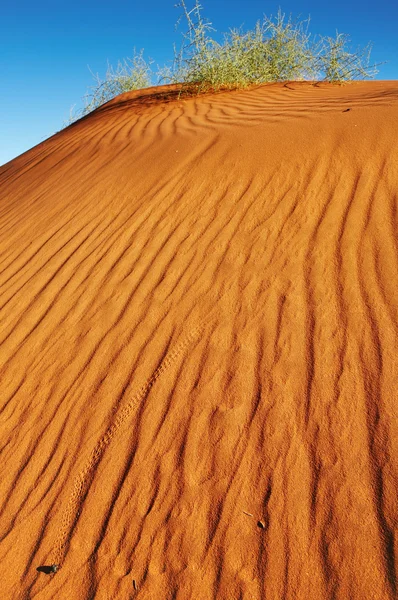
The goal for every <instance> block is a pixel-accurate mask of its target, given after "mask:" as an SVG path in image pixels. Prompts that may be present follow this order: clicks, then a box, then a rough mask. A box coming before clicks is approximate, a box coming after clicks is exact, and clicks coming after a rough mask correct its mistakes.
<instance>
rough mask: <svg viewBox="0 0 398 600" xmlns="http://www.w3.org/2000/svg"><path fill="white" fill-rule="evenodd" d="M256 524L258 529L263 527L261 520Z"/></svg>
mask: <svg viewBox="0 0 398 600" xmlns="http://www.w3.org/2000/svg"><path fill="white" fill-rule="evenodd" d="M257 526H258V527H260V529H265V523H263V521H258V523H257Z"/></svg>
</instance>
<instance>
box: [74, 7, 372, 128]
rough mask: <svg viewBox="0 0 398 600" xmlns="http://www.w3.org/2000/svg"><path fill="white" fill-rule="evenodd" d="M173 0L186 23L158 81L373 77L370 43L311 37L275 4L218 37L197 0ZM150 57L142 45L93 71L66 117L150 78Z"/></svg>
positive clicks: (214, 84) (229, 83)
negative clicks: (101, 71) (250, 25)
mask: <svg viewBox="0 0 398 600" xmlns="http://www.w3.org/2000/svg"><path fill="white" fill-rule="evenodd" d="M177 6H178V7H179V8H180V9H181V11H182V14H181V17H180V18H179V19H178V22H177V25H179V24H180V23H181V21H182V20H184V21H185V22H186V26H187V29H186V31H185V32H183V33H182V36H183V42H182V44H181V46H180V48H179V49H177V48H176V46H174V61H173V63H172V65H171V66H166V67H163V68H161V69H159V70H158V73H157V74H158V83H165V82H167V83H175V84H178V85H179V86H180V93H190V94H192V93H201V92H206V91H210V90H211V91H219V90H221V89H235V88H244V87H248V86H251V85H255V84H262V83H267V82H275V81H291V80H313V81H314V80H315V81H322V80H323V81H331V82H342V81H351V80H354V79H365V78H369V77H374V76H375V74H376V73H377V68H376V67H377V65H371V64H370V52H371V45H370V44H368V45H367V46H366V47H365V48H363V49H361V48H359V49H357V50H355V51H353V52H352V51H350V49H349V37H348V36H347V35H346V34H341V33H336V37H335V38H332V37H322V36H315V37H311V34H310V33H309V32H308V29H309V23H310V19H309V18H308V19H307V20H302V21H299V20H295V21H293V20H292V17H291V16H289V17H288V18H286V15H285V14H284V13H282V11H281V10H280V9H279V11H278V13H277V15H276V16H275V17H272V16H271V17H267V16H264V18H263V20H262V21H258V22H257V23H256V25H255V27H254V29H252V30H249V31H243V30H242V29H230V30H229V32H228V33H226V34H224V36H223V38H222V41H221V42H217V41H216V40H215V39H214V38H213V37H212V34H213V32H215V29H214V28H213V27H212V24H211V23H210V22H209V21H208V20H207V19H206V18H204V17H203V8H202V6H201V4H200V3H199V0H195V4H194V5H193V7H192V8H191V9H188V7H187V4H186V0H180V2H179V4H177ZM150 64H151V63H148V62H147V61H145V59H144V55H143V51H142V50H141V52H139V53H138V54H137V53H135V52H134V56H133V58H132V59H130V58H129V59H125V60H124V61H123V62H119V63H118V65H117V67H116V69H113V67H111V66H109V65H108V70H107V73H106V77H105V79H104V80H101V78H100V77H99V76H98V75H94V80H95V84H94V85H93V86H91V87H90V89H89V91H88V92H87V94H86V96H85V97H84V106H83V108H82V109H81V110H79V111H77V112H76V113H74V114H73V113H72V114H71V118H70V119H69V123H71V122H73V121H75V120H77V119H78V118H80V117H82V116H84V115H86V114H88V113H90V112H91V111H93V110H94V109H96V108H98V107H99V106H101V105H102V104H104V103H105V102H107V101H108V100H111V99H112V98H114V97H115V96H117V95H118V94H121V93H122V92H126V91H131V90H135V89H141V88H145V87H148V86H150V85H151V84H152V80H151V77H152V71H151V66H150Z"/></svg>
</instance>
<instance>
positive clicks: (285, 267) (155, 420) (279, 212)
mask: <svg viewBox="0 0 398 600" xmlns="http://www.w3.org/2000/svg"><path fill="white" fill-rule="evenodd" d="M156 91H157V90H155V91H154V90H150V91H149V92H145V94H142V95H141V94H140V93H137V92H136V93H130V94H124V95H122V96H120V97H118V98H117V99H115V100H114V101H112V102H110V103H108V104H107V105H105V106H104V107H103V108H101V109H99V110H97V111H96V112H95V113H93V114H92V115H89V116H88V117H87V118H85V119H82V120H81V121H79V122H78V123H76V124H75V125H73V126H71V127H69V128H68V129H65V130H64V131H61V132H60V133H58V134H57V135H55V136H53V137H52V138H50V139H49V140H47V141H46V142H43V143H42V144H40V145H39V146H37V147H36V148H33V149H32V150H30V151H29V152H27V153H25V154H23V155H22V156H20V157H18V158H16V159H15V160H13V161H11V162H10V163H8V164H6V165H5V166H3V167H2V168H0V316H1V328H0V377H1V380H0V389H1V395H0V398H1V421H0V422H1V436H0V442H1V461H2V462H1V467H2V469H1V473H2V475H1V483H0V485H1V495H0V497H1V519H0V526H1V527H0V532H1V537H0V540H1V543H0V575H1V586H0V589H1V591H0V597H1V600H20V599H23V600H28V599H33V598H35V599H36V598H38V599H39V600H49V599H54V600H89V599H94V598H95V599H98V600H111V599H112V600H113V599H119V598H120V599H133V598H134V599H135V598H137V599H138V600H171V599H175V600H188V599H192V600H210V599H213V598H214V599H225V600H260V599H261V600H301V599H303V600H322V599H328V600H352V599H355V600H357V599H358V600H359V599H360V600H371V599H375V600H387V599H388V600H391V599H394V598H396V597H397V579H396V568H397V567H396V564H397V559H398V541H397V533H398V501H397V490H398V420H397V416H398V408H397V406H398V405H397V401H398V386H397V383H398V382H397V374H398V369H397V354H396V352H397V342H398V339H397V338H398V292H397V284H398V229H397V228H398V203H397V200H398V145H397V140H398V82H381V81H378V82H360V83H354V84H351V85H346V86H333V85H327V84H320V85H316V86H314V85H312V84H310V83H292V84H288V85H283V84H275V85H266V86H262V87H260V88H258V89H252V90H249V91H247V90H246V91H240V92H228V93H221V94H216V95H208V96H203V97H197V98H189V99H185V100H181V99H178V98H175V97H174V98H173V94H172V92H170V95H169V98H168V101H166V100H167V99H166V98H164V97H160V98H159V97H157V96H155V97H153V96H150V95H148V94H151V93H152V94H153V93H154V92H156ZM158 91H159V90H158ZM161 91H162V90H161ZM259 522H260V523H259ZM52 564H59V565H60V568H59V570H58V572H57V573H55V574H45V573H42V572H37V570H36V569H37V567H39V566H42V565H47V566H48V565H52Z"/></svg>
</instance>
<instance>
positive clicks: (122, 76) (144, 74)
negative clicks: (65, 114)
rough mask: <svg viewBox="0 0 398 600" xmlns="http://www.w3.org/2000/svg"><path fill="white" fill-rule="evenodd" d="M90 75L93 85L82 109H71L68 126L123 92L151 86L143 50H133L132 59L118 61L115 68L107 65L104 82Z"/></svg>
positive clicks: (149, 72) (148, 65)
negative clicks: (74, 110)
mask: <svg viewBox="0 0 398 600" xmlns="http://www.w3.org/2000/svg"><path fill="white" fill-rule="evenodd" d="M90 72H91V71H90ZM91 74H92V75H93V78H94V81H95V83H94V85H92V86H91V87H90V88H89V89H88V91H87V93H86V95H85V96H84V98H83V102H84V106H83V108H81V109H80V110H79V111H76V112H73V108H72V110H71V114H70V117H69V122H68V123H67V124H68V125H70V124H71V123H73V122H74V121H77V120H78V119H80V118H81V117H84V116H85V115H87V114H89V113H90V112H92V111H93V110H95V109H96V108H98V107H99V106H101V105H102V104H105V102H108V101H109V100H112V98H115V96H117V95H119V94H122V93H123V92H130V91H132V90H140V89H142V88H145V87H149V86H150V85H151V67H150V63H148V62H146V61H145V59H144V52H143V50H141V51H140V52H138V53H137V52H136V51H135V50H134V55H133V58H126V59H124V60H123V61H119V63H118V64H117V67H116V68H113V67H112V66H111V65H109V64H108V69H107V72H106V76H105V79H104V80H102V79H101V78H100V76H99V75H98V74H96V75H94V73H92V72H91Z"/></svg>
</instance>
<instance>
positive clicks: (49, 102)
mask: <svg viewBox="0 0 398 600" xmlns="http://www.w3.org/2000/svg"><path fill="white" fill-rule="evenodd" d="M175 4H176V0H146V1H145V0H119V1H117V2H111V1H109V0H107V1H106V2H104V1H102V0H95V1H94V0H79V1H77V0H67V1H66V0H37V1H34V0H18V1H16V0H3V2H2V9H1V18H0V165H2V164H4V163H6V162H7V161H9V160H11V159H12V158H14V157H16V156H18V155H19V154H21V153H22V152H25V151H26V150H28V149H29V148H32V147H33V146H35V145H36V144H38V143H40V142H41V141H42V140H43V139H45V138H47V137H49V136H50V135H52V134H53V133H55V132H56V131H59V130H60V129H61V128H62V125H63V123H64V121H66V120H67V119H68V116H69V111H70V108H71V107H72V105H74V104H77V106H80V105H81V98H82V96H84V94H85V92H86V89H87V87H88V86H89V85H91V83H92V76H91V74H90V71H89V70H88V66H89V67H90V68H91V70H92V71H93V72H95V73H97V72H98V73H99V74H100V75H101V76H104V75H105V71H106V66H107V61H109V62H110V63H111V64H114V65H116V63H117V61H118V60H119V59H123V58H125V57H129V56H132V54H133V48H134V47H135V48H136V49H137V50H139V49H141V48H144V50H145V57H146V58H152V59H153V60H154V61H155V65H154V66H155V67H156V64H159V65H160V66H161V65H163V64H164V63H165V62H167V61H168V60H171V59H172V57H173V42H176V43H177V44H180V41H181V33H180V31H176V30H175V22H176V20H177V18H178V16H179V15H180V13H181V10H180V9H178V8H175V7H174V5H175ZM187 4H188V6H192V4H193V0H187ZM201 4H202V5H203V7H204V16H206V17H207V18H208V19H209V20H210V21H211V22H212V23H213V26H214V27H215V28H216V29H217V31H218V32H224V31H227V30H228V28H230V27H238V26H240V25H243V26H244V27H247V28H251V27H252V26H253V25H254V24H255V22H256V21H257V20H258V19H261V18H262V17H263V15H264V14H266V15H268V16H270V15H275V14H276V13H277V11H278V8H279V6H280V7H281V9H282V11H283V12H285V13H287V14H289V13H291V14H292V16H293V17H297V16H301V17H302V18H303V19H304V18H307V17H308V16H309V15H310V16H311V26H310V31H311V33H313V34H317V33H318V34H322V35H334V34H335V32H336V29H337V30H338V31H339V32H341V33H348V34H349V35H350V36H351V40H352V45H353V47H357V46H364V45H366V43H367V42H369V41H371V42H373V52H372V59H373V61H374V62H380V61H388V63H387V64H385V65H382V66H380V67H379V70H380V72H379V74H378V75H377V78H378V79H397V80H398V35H397V23H398V2H396V1H395V0H378V1H377V2H375V1H374V0H373V1H370V0H299V1H297V0H296V1H295V0H285V1H283V0H277V1H276V2H274V1H271V0H201Z"/></svg>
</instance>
